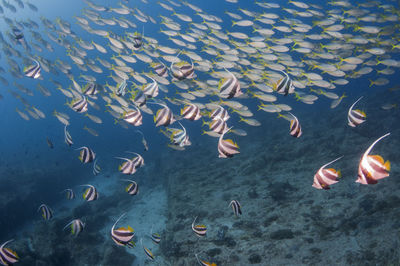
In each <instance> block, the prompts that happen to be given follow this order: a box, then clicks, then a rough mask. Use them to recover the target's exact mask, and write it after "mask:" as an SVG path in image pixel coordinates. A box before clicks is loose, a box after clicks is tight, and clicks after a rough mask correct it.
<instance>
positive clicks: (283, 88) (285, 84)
mask: <svg viewBox="0 0 400 266" xmlns="http://www.w3.org/2000/svg"><path fill="white" fill-rule="evenodd" d="M280 72H281V73H282V74H283V75H284V77H283V78H281V79H279V80H278V81H277V82H276V83H274V84H273V86H272V89H273V90H274V91H276V92H277V93H279V94H283V95H284V96H287V95H288V94H291V93H294V85H293V81H292V79H291V78H290V77H289V75H288V74H287V73H286V72H284V71H282V70H280Z"/></svg>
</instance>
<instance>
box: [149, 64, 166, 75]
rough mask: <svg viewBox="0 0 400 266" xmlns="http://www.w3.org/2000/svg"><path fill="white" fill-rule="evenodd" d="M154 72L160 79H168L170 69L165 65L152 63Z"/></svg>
mask: <svg viewBox="0 0 400 266" xmlns="http://www.w3.org/2000/svg"><path fill="white" fill-rule="evenodd" d="M151 66H152V67H153V70H154V72H156V74H157V75H158V76H160V77H163V78H166V77H168V68H167V66H166V65H164V64H163V63H161V62H160V63H152V65H151Z"/></svg>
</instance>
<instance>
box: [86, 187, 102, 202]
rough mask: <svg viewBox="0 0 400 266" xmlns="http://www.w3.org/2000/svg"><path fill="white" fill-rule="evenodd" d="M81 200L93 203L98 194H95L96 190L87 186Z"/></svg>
mask: <svg viewBox="0 0 400 266" xmlns="http://www.w3.org/2000/svg"><path fill="white" fill-rule="evenodd" d="M83 198H84V199H85V200H86V201H94V200H97V199H98V198H99V193H98V192H97V189H96V188H95V187H93V186H89V187H88V188H87V189H86V191H85V193H83Z"/></svg>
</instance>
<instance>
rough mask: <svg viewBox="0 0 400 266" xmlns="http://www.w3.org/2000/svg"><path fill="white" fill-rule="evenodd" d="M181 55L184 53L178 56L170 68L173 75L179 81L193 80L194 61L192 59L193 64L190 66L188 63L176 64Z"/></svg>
mask: <svg viewBox="0 0 400 266" xmlns="http://www.w3.org/2000/svg"><path fill="white" fill-rule="evenodd" d="M181 53H182V51H180V52H179V53H178V54H177V56H176V57H175V60H173V61H172V62H171V66H170V70H171V75H172V76H173V77H174V78H175V79H177V80H184V79H191V78H193V77H194V65H193V61H192V59H190V61H191V64H188V63H187V62H184V61H181V62H179V63H176V61H177V59H178V57H179V55H180V54H181Z"/></svg>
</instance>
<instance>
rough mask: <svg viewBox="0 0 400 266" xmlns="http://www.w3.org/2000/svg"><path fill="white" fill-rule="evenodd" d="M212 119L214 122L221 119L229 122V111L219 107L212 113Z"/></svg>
mask: <svg viewBox="0 0 400 266" xmlns="http://www.w3.org/2000/svg"><path fill="white" fill-rule="evenodd" d="M210 118H211V119H212V120H216V119H219V118H220V119H222V120H224V121H227V120H228V119H229V118H230V116H229V114H228V111H226V110H225V109H224V108H223V107H222V106H219V107H218V108H216V109H214V110H213V111H212V112H211V113H210Z"/></svg>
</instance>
